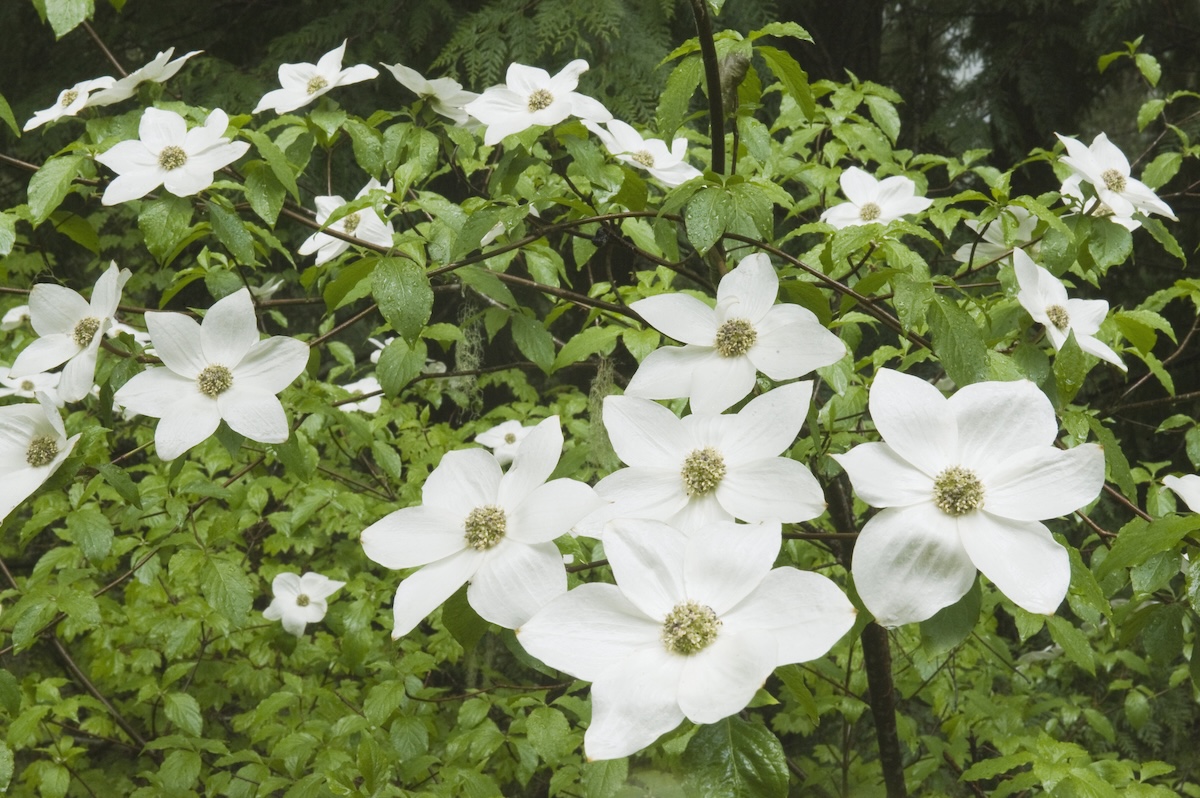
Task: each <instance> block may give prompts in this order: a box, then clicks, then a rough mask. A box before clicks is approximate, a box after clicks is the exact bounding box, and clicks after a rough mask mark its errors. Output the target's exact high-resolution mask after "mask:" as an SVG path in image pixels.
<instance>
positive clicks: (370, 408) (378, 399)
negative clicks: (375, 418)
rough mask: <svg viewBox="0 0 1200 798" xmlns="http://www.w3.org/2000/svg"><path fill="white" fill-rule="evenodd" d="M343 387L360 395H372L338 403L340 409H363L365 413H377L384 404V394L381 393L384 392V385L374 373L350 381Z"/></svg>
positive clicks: (346, 410) (347, 410)
mask: <svg viewBox="0 0 1200 798" xmlns="http://www.w3.org/2000/svg"><path fill="white" fill-rule="evenodd" d="M342 388H344V389H345V390H347V391H349V392H350V393H352V394H359V395H360V396H364V395H365V394H372V395H371V396H364V398H362V399H359V400H358V401H356V402H343V403H342V404H339V405H338V409H340V410H344V411H345V412H347V413H349V412H351V411H353V410H361V411H362V412H364V413H376V412H378V411H379V408H380V407H382V406H383V396H382V395H381V394H382V392H383V386H382V385H380V384H379V380H378V379H376V378H375V376H374V375H372V374H368V375H367V376H365V377H363V378H362V379H361V380H355V381H354V382H348V383H346V384H345V385H343V386H342Z"/></svg>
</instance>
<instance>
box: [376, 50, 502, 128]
mask: <svg viewBox="0 0 1200 798" xmlns="http://www.w3.org/2000/svg"><path fill="white" fill-rule="evenodd" d="M383 68H384V69H386V70H387V71H389V72H391V73H392V77H394V78H395V79H396V80H397V81H399V83H400V85H401V86H403V87H404V88H406V89H408V90H409V91H411V92H412V93H413V94H415V95H417V96H418V97H420V98H421V99H423V100H428V101H429V107H430V108H432V109H433V110H434V112H436V113H439V114H441V115H442V116H444V117H446V118H447V119H450V120H452V121H453V122H454V124H456V125H465V124H467V123H468V122H469V121H470V120H471V115H470V114H468V113H467V112H466V111H465V110H463V109H464V108H465V107H466V105H467V103H469V102H471V101H472V100H474V99H475V98H476V97H478V96H479V95H478V94H476V93H475V92H473V91H466V90H465V89H463V87H462V84H461V83H459V82H458V81H457V80H453V79H451V78H434V79H433V80H427V79H426V78H425V77H423V76H422V75H421V73H420V72H418V71H417V70H415V69H411V68H409V67H406V66H404V65H403V64H393V65H391V66H388V65H387V64H384V65H383Z"/></svg>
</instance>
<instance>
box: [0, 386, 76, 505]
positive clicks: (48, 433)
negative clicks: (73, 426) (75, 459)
mask: <svg viewBox="0 0 1200 798" xmlns="http://www.w3.org/2000/svg"><path fill="white" fill-rule="evenodd" d="M77 440H79V436H78V435H74V436H72V437H70V438H68V437H67V430H66V428H65V427H63V422H62V417H61V416H59V414H58V409H57V408H55V407H54V405H53V404H52V403H51V402H50V399H49V398H48V397H46V396H45V395H42V396H40V397H39V399H38V401H37V402H26V403H25V404H19V405H7V406H5V407H0V520H3V519H5V518H7V517H8V514H9V513H11V512H12V511H13V509H14V508H15V507H16V506H17V505H18V504H20V503H21V502H23V501H25V500H26V499H28V498H29V497H30V496H31V495H33V492H34V491H35V490H37V489H38V488H39V487H41V484H42V483H43V482H45V481H46V480H47V479H49V478H50V475H51V474H53V473H54V472H55V471H57V470H58V467H59V466H61V465H62V464H63V461H64V460H66V459H67V455H68V454H70V453H71V449H72V448H73V447H74V446H75V442H76V441H77Z"/></svg>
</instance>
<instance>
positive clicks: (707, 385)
mask: <svg viewBox="0 0 1200 798" xmlns="http://www.w3.org/2000/svg"><path fill="white" fill-rule="evenodd" d="M778 294H779V276H778V275H777V274H776V273H775V267H773V266H772V265H771V261H770V259H768V258H767V256H766V255H765V254H763V253H757V254H754V255H749V256H747V257H746V258H744V259H743V260H742V262H741V263H740V264H738V266H737V268H735V269H733V270H732V271H730V272H729V273H728V274H726V275H725V276H724V277H723V278H721V283H720V285H718V286H717V306H716V307H715V308H710V307H709V306H708V305H706V304H704V303H703V302H701V301H700V300H699V299H696V298H695V297H693V296H689V295H688V294H659V295H658V296H652V297H648V298H646V299H639V300H638V301H636V302H634V303H632V304H630V307H631V308H633V309H634V310H635V311H637V312H638V313H639V314H640V315H641V316H642V318H644V319H645V320H646V322H647V323H648V324H649V325H650V326H651V327H654V328H655V329H656V330H658V331H659V332H662V333H665V334H666V335H669V336H671V337H672V338H674V339H675V340H677V341H683V342H684V344H686V345H685V346H682V347H679V346H664V347H661V348H659V349H656V350H654V351H653V352H651V353H650V354H649V355H647V356H646V359H645V360H643V361H642V364H641V366H639V367H638V370H637V372H636V373H634V375H633V379H631V380H630V381H629V386H628V387H627V388H626V389H625V394H626V395H627V396H641V397H643V398H646V399H677V398H679V397H682V396H686V397H688V398H689V399H690V401H691V405H692V412H693V413H720V412H721V411H722V410H724V409H725V408H727V407H729V406H730V405H732V404H734V403H735V402H737V401H739V400H741V399H742V398H743V397H745V396H746V394H748V393H750V391H751V390H752V389H753V388H754V375H755V371H761V372H763V373H764V374H766V375H767V376H768V377H770V378H771V379H773V380H791V379H795V378H796V377H799V376H801V375H804V374H807V373H808V372H810V371H812V370H813V369H815V368H820V367H821V366H828V365H829V364H831V363H835V362H837V361H838V360H841V359H842V357H843V356H844V355H845V354H846V346H845V344H843V343H842V342H841V340H840V339H839V338H838V337H837V336H836V335H834V334H833V333H831V332H829V330H826V329H825V328H824V327H822V326H821V323H820V322H819V321H817V317H816V316H814V315H813V313H812V311H810V310H808V309H807V308H802V307H800V306H799V305H790V304H782V305H777V304H775V299H776V296H777V295H778Z"/></svg>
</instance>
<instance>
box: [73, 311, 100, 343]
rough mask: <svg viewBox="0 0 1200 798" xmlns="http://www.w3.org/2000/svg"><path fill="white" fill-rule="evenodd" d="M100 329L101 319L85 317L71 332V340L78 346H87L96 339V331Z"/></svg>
mask: <svg viewBox="0 0 1200 798" xmlns="http://www.w3.org/2000/svg"><path fill="white" fill-rule="evenodd" d="M99 329H100V319H98V318H96V317H95V316H84V317H83V318H82V319H80V320H79V321H78V322H77V323H76V324H75V329H74V330H72V331H71V340H73V341H74V342H75V343H76V344H77V345H78V346H87V345H88V344H90V343H91V342H92V339H93V338H95V337H96V331H97V330H99Z"/></svg>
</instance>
